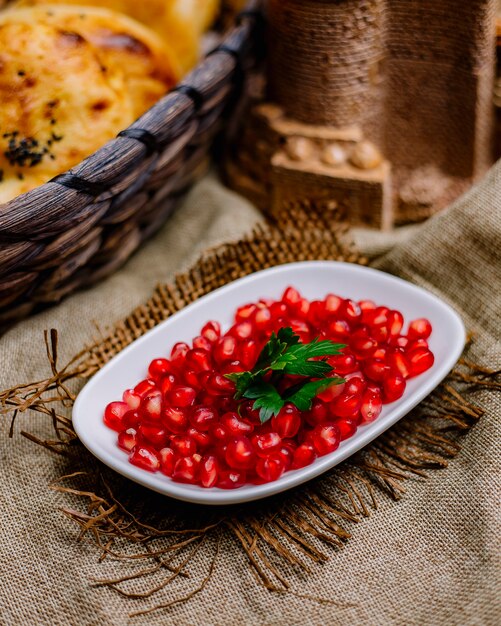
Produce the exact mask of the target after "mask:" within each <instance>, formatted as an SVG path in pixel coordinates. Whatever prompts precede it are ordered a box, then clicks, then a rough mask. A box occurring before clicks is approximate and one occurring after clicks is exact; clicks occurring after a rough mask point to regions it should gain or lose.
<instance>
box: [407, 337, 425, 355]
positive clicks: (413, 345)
mask: <svg viewBox="0 0 501 626" xmlns="http://www.w3.org/2000/svg"><path fill="white" fill-rule="evenodd" d="M404 348H405V350H406V351H407V352H413V351H414V350H417V349H418V348H426V349H427V350H428V342H427V341H426V339H414V341H408V342H407V345H406V346H404Z"/></svg>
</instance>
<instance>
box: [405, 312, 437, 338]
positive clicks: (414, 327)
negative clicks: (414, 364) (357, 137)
mask: <svg viewBox="0 0 501 626" xmlns="http://www.w3.org/2000/svg"><path fill="white" fill-rule="evenodd" d="M431 331H432V328H431V324H430V322H429V321H428V320H427V319H425V318H424V317H422V318H420V319H418V320H413V321H412V322H411V323H410V324H409V330H408V332H407V336H408V337H409V339H428V337H429V336H430V335H431Z"/></svg>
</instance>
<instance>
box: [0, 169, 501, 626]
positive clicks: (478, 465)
mask: <svg viewBox="0 0 501 626" xmlns="http://www.w3.org/2000/svg"><path fill="white" fill-rule="evenodd" d="M259 219H261V218H260V216H259V215H258V213H257V212H256V211H255V210H254V209H253V208H252V207H251V206H250V205H249V204H248V203H247V202H246V201H244V200H242V199H241V198H239V197H238V196H235V195H234V194H232V193H231V192H229V191H227V190H225V189H224V188H223V187H222V186H221V185H220V184H219V183H218V182H216V181H215V180H214V179H213V178H210V177H209V178H207V179H205V180H203V181H202V182H201V183H200V184H199V185H198V186H197V187H196V188H195V189H194V190H193V191H192V192H191V194H190V195H189V197H188V198H187V199H186V201H185V203H184V205H183V207H182V208H181V209H180V210H179V211H178V212H177V214H176V215H175V216H174V217H173V219H171V221H170V222H169V223H168V224H167V225H166V226H165V227H164V228H163V230H162V231H161V232H160V233H159V234H158V235H157V236H156V237H155V239H153V240H152V241H150V242H149V243H148V244H147V245H146V246H145V247H144V248H143V249H142V251H141V252H140V253H138V254H137V255H136V256H135V257H134V258H133V259H132V260H131V261H130V262H129V263H128V264H127V266H126V267H125V268H123V269H122V270H121V271H120V272H118V273H117V274H115V275H114V276H113V277H112V278H110V279H108V280H107V281H105V282H103V283H101V284H100V285H98V286H97V287H95V288H94V289H92V290H90V291H86V292H80V293H78V294H76V295H74V296H72V297H70V298H69V299H67V300H66V301H64V302H63V303H62V304H61V305H59V306H57V307H55V308H52V309H50V310H47V311H45V312H43V313H41V314H40V315H37V316H35V317H33V318H31V319H29V320H26V321H24V322H22V323H20V324H19V325H18V326H16V327H15V328H13V329H12V330H10V331H9V332H8V333H7V334H6V335H5V336H4V337H2V338H1V340H0V388H2V389H3V388H6V387H8V386H12V385H14V384H16V383H20V382H24V381H28V380H36V379H39V378H44V377H45V376H46V375H47V374H48V364H47V361H46V356H45V354H44V347H43V342H42V333H43V330H44V329H46V328H51V327H54V328H57V329H58V331H59V333H60V353H61V354H60V362H61V363H63V362H64V361H65V360H66V359H67V358H69V357H70V356H72V355H73V353H75V352H76V351H77V350H79V349H80V348H81V346H82V345H83V344H84V343H85V342H86V341H89V340H90V338H91V336H92V334H93V321H94V320H97V321H98V322H99V323H100V324H101V325H103V324H106V323H112V322H114V321H116V320H118V319H120V318H121V317H123V316H124V315H125V314H127V313H128V312H129V310H130V309H132V308H133V307H134V306H135V305H137V304H139V303H140V302H141V301H143V300H144V299H146V298H147V296H149V294H150V293H151V291H152V290H153V288H154V286H155V284H156V283H157V282H159V281H168V280H169V279H170V278H171V277H172V276H173V273H174V272H176V271H179V270H181V269H185V268H187V267H188V266H189V265H190V263H192V262H193V261H194V260H195V259H196V257H197V255H198V254H199V252H200V251H201V250H202V249H204V248H207V247H208V246H212V245H214V244H216V243H219V242H222V241H225V240H231V239H234V238H236V237H238V236H239V235H241V234H243V233H245V232H246V231H248V230H249V229H250V228H251V226H252V225H253V224H254V223H255V222H256V221H257V220H259ZM355 236H356V240H357V242H358V244H359V246H360V247H361V249H362V251H363V252H365V253H366V254H368V255H369V256H371V257H374V256H376V255H381V254H382V253H383V252H384V251H386V250H389V249H390V248H392V246H394V247H393V249H392V250H391V251H390V252H388V253H387V255H386V256H382V257H381V256H379V257H378V260H377V261H376V265H377V266H378V267H380V268H383V269H387V270H388V271H391V272H393V273H396V274H399V275H401V276H403V277H404V278H407V279H409V280H411V281H413V282H415V283H417V284H420V285H423V286H424V287H426V288H428V289H430V290H431V291H433V292H435V293H437V294H439V295H441V296H442V297H443V298H445V299H446V300H447V301H448V302H450V303H451V304H452V305H453V306H454V307H455V308H456V309H457V310H458V311H459V312H460V313H461V314H462V315H463V318H464V320H465V323H466V325H467V326H468V328H469V329H471V330H474V331H475V332H476V333H477V340H476V343H475V346H474V352H473V357H474V358H475V359H476V360H477V361H478V362H479V363H481V364H484V365H487V366H489V367H492V368H499V367H500V366H501V349H500V343H499V340H500V332H499V331H500V311H501V284H500V276H501V263H500V248H501V164H498V165H497V166H495V167H494V169H493V170H492V171H491V172H490V174H489V175H488V176H487V177H486V178H485V179H484V181H483V182H482V183H481V184H480V185H478V186H477V187H476V188H474V189H472V190H471V191H470V192H469V193H468V194H467V195H465V196H464V197H463V198H461V199H460V200H459V201H458V202H456V203H455V205H454V206H453V207H451V208H450V209H448V210H447V211H446V212H444V213H443V214H441V215H439V216H437V217H435V218H433V219H432V220H430V221H429V222H428V223H426V224H424V225H422V226H417V227H412V228H410V229H405V230H402V231H399V233H398V234H393V235H380V234H379V235H378V234H375V233H372V234H371V233H367V232H364V231H356V233H355ZM398 240H400V241H398ZM396 242H397V245H395V243H396ZM472 399H473V400H476V401H478V402H481V403H483V405H484V407H485V408H486V410H487V411H486V414H485V416H484V417H483V418H482V419H481V420H480V423H479V424H478V425H477V426H475V427H474V428H473V430H472V431H470V432H469V434H468V435H466V436H465V437H464V439H463V450H462V452H461V453H460V454H459V455H458V456H457V457H456V458H455V459H454V460H453V461H452V462H451V463H450V465H449V467H448V468H447V469H444V470H441V471H431V472H430V477H429V478H428V479H427V480H416V481H411V482H410V483H409V484H408V492H407V494H406V495H405V496H404V498H403V499H402V500H401V501H400V502H393V501H391V500H389V499H382V500H381V502H380V505H379V508H378V510H377V511H376V512H375V513H374V514H373V515H372V516H371V517H370V518H369V519H366V520H364V521H363V522H362V523H360V524H358V525H356V526H355V527H353V531H352V532H353V537H352V538H351V540H350V541H349V542H348V543H347V545H346V546H345V547H344V548H343V549H342V550H337V551H334V550H332V551H331V558H330V560H329V561H328V562H327V563H325V564H323V565H314V566H313V567H312V571H311V573H310V574H308V575H304V574H303V575H301V576H299V575H296V578H295V579H294V589H295V591H296V592H298V593H302V594H310V595H315V596H317V597H318V596H320V597H324V598H330V599H335V600H338V601H339V602H340V603H341V604H342V606H340V607H336V606H333V605H332V604H331V605H326V604H321V603H319V602H316V601H312V600H308V599H304V598H300V597H297V596H293V595H287V596H283V595H277V594H273V593H271V592H268V591H266V590H265V589H264V588H262V587H260V586H259V585H257V584H256V581H255V579H254V577H253V574H252V573H251V570H250V569H249V567H248V566H247V564H246V556H245V555H244V554H243V552H242V551H239V550H234V549H231V548H232V546H231V545H228V543H229V542H223V544H222V546H221V550H222V552H223V554H222V556H221V558H220V559H219V560H218V563H217V566H216V571H215V573H214V576H213V577H212V578H211V580H210V582H209V584H208V585H207V587H206V588H205V589H204V590H203V591H202V592H201V593H199V594H198V595H196V596H194V597H193V598H192V599H191V600H190V601H189V602H187V603H184V604H179V605H175V606H174V607H172V608H170V609H168V610H161V611H158V612H156V613H153V614H150V615H147V616H143V617H136V618H129V617H128V614H129V613H130V612H132V611H134V610H139V609H141V608H144V607H147V606H151V605H152V604H156V603H158V602H161V601H168V600H172V599H174V598H176V597H179V595H182V592H181V591H180V586H179V585H178V584H177V583H178V581H176V584H174V585H172V587H168V588H167V589H166V590H164V591H163V592H162V593H161V598H158V597H156V598H153V599H150V600H149V601H148V602H145V601H133V600H130V599H125V598H122V597H121V596H119V595H118V594H116V593H114V592H113V591H112V590H110V589H108V588H95V587H92V586H91V584H90V582H89V581H90V578H91V577H103V576H109V575H114V574H119V573H120V571H121V570H120V563H115V564H113V563H108V561H106V562H105V563H104V564H99V563H98V562H97V558H98V554H97V552H96V549H95V547H94V546H93V545H91V544H90V543H86V542H85V541H84V542H82V543H77V542H76V541H75V537H76V535H77V528H76V526H75V525H74V524H73V523H72V522H71V521H69V520H67V519H66V518H65V517H63V516H62V514H61V513H60V512H59V511H58V507H61V506H63V505H67V504H68V497H67V496H65V495H63V494H59V493H54V492H52V491H50V490H49V489H48V488H47V484H48V483H49V482H50V481H52V480H54V479H56V478H58V477H59V476H60V475H61V474H64V473H65V472H66V473H67V472H68V467H67V465H66V464H65V462H64V461H63V460H61V459H60V458H59V457H56V456H55V455H53V454H51V453H49V452H47V451H45V450H44V449H42V448H41V447H39V446H37V445H35V444H33V443H31V442H29V441H27V440H26V439H24V438H23V437H21V436H20V435H19V430H21V428H25V429H28V430H31V431H32V432H35V433H38V434H39V435H42V436H44V437H47V436H49V434H50V426H49V425H48V424H46V422H45V420H44V419H43V418H39V417H32V416H23V417H21V418H20V421H19V422H18V423H17V424H16V428H15V430H16V432H15V435H14V438H13V439H8V430H9V425H8V424H7V423H4V424H2V429H3V430H2V436H1V440H0V446H1V449H0V450H1V466H0V502H1V514H0V529H1V543H0V574H1V576H0V623H1V624H2V625H4V624H5V625H8V626H10V625H17V624H23V625H34V624H43V625H45V624H47V625H53V626H55V625H66V624H71V625H76V626H83V625H85V626H90V625H94V626H111V625H117V626H123V625H125V624H137V625H138V626H145V625H150V624H151V625H152V626H156V625H160V624H161V625H170V624H172V625H176V626H181V625H185V624H186V625H188V624H190V625H191V624H192V625H196V626H205V625H212V624H214V625H215V624H223V625H226V624H240V625H243V624H249V625H262V624H270V625H271V624H274V625H284V626H285V625H287V626H291V625H295V624H297V625H324V624H333V625H338V624H339V625H344V624H350V625H367V624H368V625H373V624H374V625H378V626H379V625H381V626H385V625H397V624H398V625H406V626H413V625H415V626H425V625H437V626H445V625H459V624H461V625H466V624H478V625H486V626H487V625H494V624H499V623H500V616H501V605H500V600H499V595H500V591H501V590H500V583H501V580H500V577H501V572H500V567H499V555H500V545H499V541H500V540H499V537H500V535H501V524H500V513H499V496H500V487H501V477H500V461H499V449H498V447H497V437H498V436H499V420H500V417H501V406H500V404H501V403H500V398H499V396H498V397H497V398H496V397H495V395H494V394H492V393H486V392H485V391H482V392H478V393H477V394H475V395H474V396H473V398H472ZM207 567H208V563H203V562H198V564H197V565H196V566H194V568H191V570H190V571H192V573H194V575H195V577H196V576H199V577H200V580H201V579H202V578H203V576H204V575H205V574H206V572H207ZM103 568H104V569H103ZM181 582H182V581H181Z"/></svg>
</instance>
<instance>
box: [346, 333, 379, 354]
mask: <svg viewBox="0 0 501 626" xmlns="http://www.w3.org/2000/svg"><path fill="white" fill-rule="evenodd" d="M350 348H351V349H352V350H353V353H354V354H355V356H356V357H358V358H359V359H367V358H369V357H370V356H372V355H373V354H374V352H375V351H376V348H377V341H375V340H374V339H371V338H370V337H355V339H352V340H351V341H350Z"/></svg>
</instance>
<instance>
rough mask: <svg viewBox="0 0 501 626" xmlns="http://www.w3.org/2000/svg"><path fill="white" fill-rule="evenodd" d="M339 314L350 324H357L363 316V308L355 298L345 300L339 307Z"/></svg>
mask: <svg viewBox="0 0 501 626" xmlns="http://www.w3.org/2000/svg"><path fill="white" fill-rule="evenodd" d="M339 315H340V316H341V317H342V318H343V319H344V320H346V321H347V322H348V323H349V324H351V325H354V324H357V323H358V322H359V321H360V320H361V318H362V309H361V308H360V307H359V306H358V304H357V303H356V302H354V301H353V300H345V301H344V302H343V304H342V305H341V307H340V309H339Z"/></svg>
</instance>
